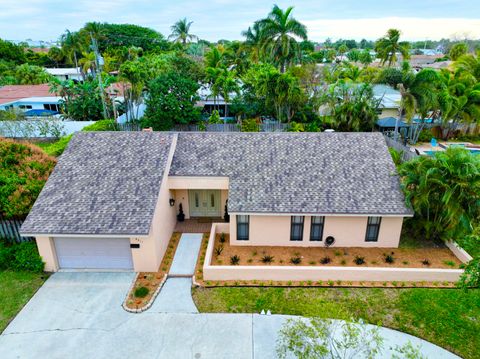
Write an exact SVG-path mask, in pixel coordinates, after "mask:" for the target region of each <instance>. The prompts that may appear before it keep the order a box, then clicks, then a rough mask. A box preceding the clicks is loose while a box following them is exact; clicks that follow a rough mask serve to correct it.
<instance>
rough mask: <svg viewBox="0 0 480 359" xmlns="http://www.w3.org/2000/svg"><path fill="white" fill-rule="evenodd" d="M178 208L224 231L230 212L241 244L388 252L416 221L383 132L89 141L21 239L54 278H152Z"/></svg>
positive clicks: (61, 171) (149, 135)
mask: <svg viewBox="0 0 480 359" xmlns="http://www.w3.org/2000/svg"><path fill="white" fill-rule="evenodd" d="M227 200H228V202H227ZM180 204H182V207H183V210H184V212H185V216H186V218H187V219H188V218H191V217H218V219H219V221H221V217H222V215H223V213H224V210H225V206H227V207H228V212H229V214H230V224H229V226H230V243H231V244H232V245H242V246H252V245H257V246H258V245H261V246H324V245H325V242H326V239H327V238H328V237H333V238H334V240H335V241H334V243H333V246H337V247H392V248H395V247H397V246H398V244H399V240H400V232H401V229H402V223H403V218H404V217H411V216H412V211H411V210H410V209H408V208H407V207H406V205H405V200H404V196H403V193H402V191H401V189H400V184H399V178H398V176H397V175H395V166H394V164H393V162H392V159H391V157H390V154H389V152H388V149H387V146H386V143H385V140H384V138H383V135H382V134H380V133H375V132H373V133H340V132H334V133H215V132H210V133H208V132H207V133H198V132H190V133H189V132H183V133H171V132H170V133H167V132H88V133H77V134H76V135H75V136H74V137H73V139H72V140H71V141H70V144H69V145H68V147H67V149H66V150H65V152H64V154H63V155H62V156H61V157H60V159H59V161H58V164H57V166H56V168H55V169H54V171H53V173H52V174H51V176H50V178H49V179H48V181H47V183H46V185H45V187H44V189H43V190H42V192H41V194H40V196H39V197H38V199H37V201H36V203H35V204H34V206H33V208H32V210H31V212H30V214H29V215H28V217H27V219H26V220H25V222H24V223H23V226H22V228H21V233H22V235H24V236H33V237H35V238H36V240H37V245H38V248H39V252H40V255H41V256H42V257H43V259H44V261H45V262H46V270H49V271H56V270H58V269H61V268H81V269H85V268H90V269H133V270H135V271H156V270H157V269H158V267H159V265H160V263H161V260H162V257H163V255H164V253H165V250H166V247H167V245H168V241H169V239H170V236H171V234H172V232H173V230H174V228H175V225H176V221H177V217H176V215H177V213H178V211H179V205H180Z"/></svg>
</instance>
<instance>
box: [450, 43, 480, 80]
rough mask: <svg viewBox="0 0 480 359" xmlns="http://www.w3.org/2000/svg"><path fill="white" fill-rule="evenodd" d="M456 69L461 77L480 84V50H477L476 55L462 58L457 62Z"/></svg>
mask: <svg viewBox="0 0 480 359" xmlns="http://www.w3.org/2000/svg"><path fill="white" fill-rule="evenodd" d="M454 67H455V70H456V71H457V72H458V73H459V75H460V76H461V77H465V78H466V79H468V80H469V81H471V82H473V83H475V82H480V50H477V53H476V54H475V55H473V54H467V55H463V56H461V57H460V58H459V59H458V60H457V61H455V63H454Z"/></svg>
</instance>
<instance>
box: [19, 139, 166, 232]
mask: <svg viewBox="0 0 480 359" xmlns="http://www.w3.org/2000/svg"><path fill="white" fill-rule="evenodd" d="M173 136H174V135H173V134H168V133H159V132H153V133H152V132H80V133H77V134H76V135H75V136H74V137H73V138H72V140H71V141H70V144H69V145H68V147H67V149H66V150H65V152H64V154H63V155H62V156H61V158H60V159H59V161H58V164H57V166H56V167H55V169H54V171H53V173H52V174H51V176H50V178H49V179H48V181H47V183H46V185H45V187H44V189H43V190H42V192H41V194H40V196H39V197H38V199H37V201H36V202H35V204H34V206H33V208H32V210H31V211H30V214H29V215H28V217H27V219H26V220H25V222H24V223H23V225H22V228H21V231H22V233H29V234H136V235H146V234H148V233H149V230H150V225H151V221H152V218H153V212H154V210H155V205H156V202H157V197H158V192H159V188H160V183H161V181H162V178H163V176H164V172H165V168H166V165H167V162H168V155H169V152H170V147H171V143H172V138H173Z"/></svg>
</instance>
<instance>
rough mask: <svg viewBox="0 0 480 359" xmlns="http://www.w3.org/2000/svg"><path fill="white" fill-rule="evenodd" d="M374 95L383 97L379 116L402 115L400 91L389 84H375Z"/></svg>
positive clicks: (379, 97)
mask: <svg viewBox="0 0 480 359" xmlns="http://www.w3.org/2000/svg"><path fill="white" fill-rule="evenodd" d="M373 95H374V96H375V98H377V99H382V101H381V103H380V108H379V117H380V118H384V117H394V118H398V117H399V115H400V102H401V100H402V95H401V94H400V91H398V90H396V89H394V88H393V87H391V86H388V85H373Z"/></svg>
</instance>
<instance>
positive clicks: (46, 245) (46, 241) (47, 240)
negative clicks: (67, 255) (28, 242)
mask: <svg viewBox="0 0 480 359" xmlns="http://www.w3.org/2000/svg"><path fill="white" fill-rule="evenodd" d="M35 242H36V243H37V248H38V253H39V254H40V257H42V260H43V262H44V263H45V269H44V270H45V271H46V272H56V271H58V268H59V266H58V261H57V253H56V252H55V244H54V242H53V238H51V237H35Z"/></svg>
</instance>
